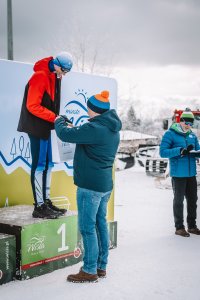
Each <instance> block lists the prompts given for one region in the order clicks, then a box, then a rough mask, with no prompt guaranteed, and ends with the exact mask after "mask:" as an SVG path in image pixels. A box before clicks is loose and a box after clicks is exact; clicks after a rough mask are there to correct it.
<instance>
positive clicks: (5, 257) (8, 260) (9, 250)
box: [0, 233, 16, 284]
mask: <svg viewBox="0 0 200 300" xmlns="http://www.w3.org/2000/svg"><path fill="white" fill-rule="evenodd" d="M15 269H16V242H15V236H14V235H8V234H2V233H0V284H3V283H6V282H9V281H11V280H13V278H14V277H15Z"/></svg>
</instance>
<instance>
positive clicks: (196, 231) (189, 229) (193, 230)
mask: <svg viewBox="0 0 200 300" xmlns="http://www.w3.org/2000/svg"><path fill="white" fill-rule="evenodd" d="M188 232H189V233H192V234H197V235H200V230H199V228H197V227H195V228H188Z"/></svg>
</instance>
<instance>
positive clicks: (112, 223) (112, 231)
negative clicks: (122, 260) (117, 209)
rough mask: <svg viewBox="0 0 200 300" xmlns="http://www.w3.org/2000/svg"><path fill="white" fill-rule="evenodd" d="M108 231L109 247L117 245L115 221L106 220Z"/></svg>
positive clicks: (112, 247)
mask: <svg viewBox="0 0 200 300" xmlns="http://www.w3.org/2000/svg"><path fill="white" fill-rule="evenodd" d="M108 231H109V235H110V249H114V248H116V247H117V221H110V222H108Z"/></svg>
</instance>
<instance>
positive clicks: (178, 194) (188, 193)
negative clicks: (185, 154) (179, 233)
mask: <svg viewBox="0 0 200 300" xmlns="http://www.w3.org/2000/svg"><path fill="white" fill-rule="evenodd" d="M172 188H173V192H174V201H173V211H174V222H175V227H176V229H181V228H184V217H183V210H184V204H183V203H184V196H185V198H186V201H187V224H188V228H195V227H196V217H197V180H196V177H195V176H194V177H172Z"/></svg>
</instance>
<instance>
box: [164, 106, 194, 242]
mask: <svg viewBox="0 0 200 300" xmlns="http://www.w3.org/2000/svg"><path fill="white" fill-rule="evenodd" d="M193 122H194V115H193V113H192V112H191V111H190V110H186V111H184V112H183V113H182V115H181V117H180V123H174V124H172V126H171V127H170V129H169V130H168V131H167V132H166V133H165V134H164V136H163V138H162V141H161V144H160V156H161V157H165V158H169V167H170V176H171V177H172V187H173V192H174V200H173V212H174V221H175V227H176V231H175V234H177V235H180V236H184V237H189V236H190V234H189V233H193V234H197V235H200V230H199V229H198V228H197V225H196V216H197V214H196V211H197V180H196V173H197V171H196V157H197V156H198V154H197V153H194V151H198V150H199V149H200V146H199V142H198V139H197V137H196V135H195V134H194V132H192V130H191V127H192V126H193ZM192 152H193V153H192ZM184 197H185V198H186V201H187V224H188V232H187V231H186V230H185V227H184V219H183V208H184V206H183V203H184Z"/></svg>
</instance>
